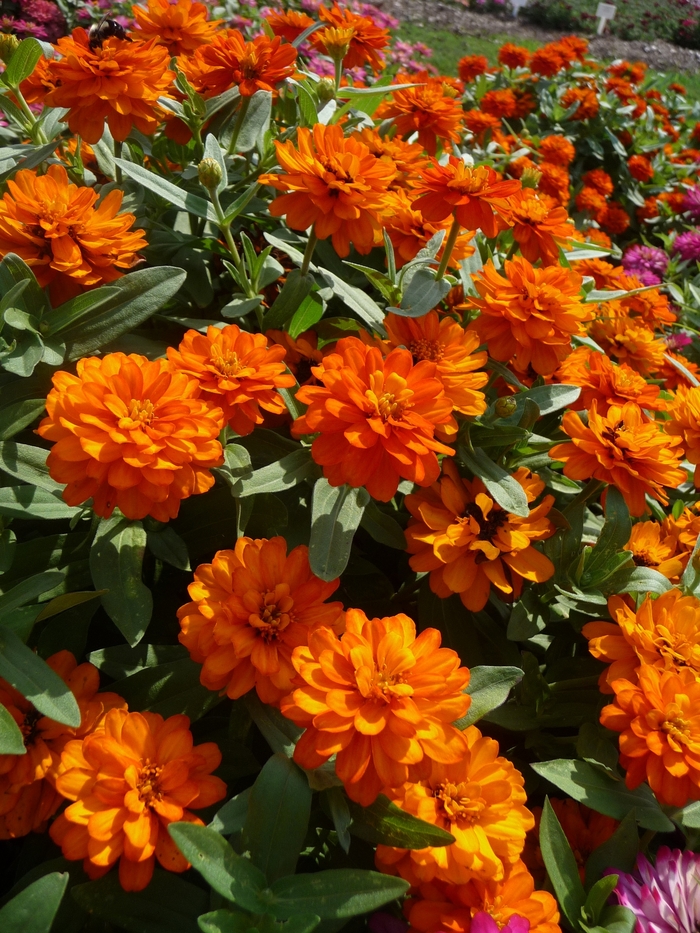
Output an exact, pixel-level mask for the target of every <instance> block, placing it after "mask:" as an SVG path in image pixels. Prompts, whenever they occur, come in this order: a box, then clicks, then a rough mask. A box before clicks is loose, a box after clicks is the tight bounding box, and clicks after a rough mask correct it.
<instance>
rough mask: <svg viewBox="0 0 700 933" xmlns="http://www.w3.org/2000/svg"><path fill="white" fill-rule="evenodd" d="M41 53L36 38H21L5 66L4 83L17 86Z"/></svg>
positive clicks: (32, 69)
mask: <svg viewBox="0 0 700 933" xmlns="http://www.w3.org/2000/svg"><path fill="white" fill-rule="evenodd" d="M43 54H44V52H43V49H42V48H41V45H40V43H39V42H37V40H36V39H32V38H30V39H23V40H22V41H21V42H20V44H19V45H18V46H17V48H16V49H15V50H14V52H13V53H12V57H11V58H10V61H9V64H8V65H7V67H6V68H5V73H4V75H3V79H4V81H5V82H6V84H9V85H10V87H13V88H16V87H19V86H20V84H21V83H22V82H23V81H24V79H25V78H28V77H29V75H30V74H31V73H32V72H33V71H34V69H35V68H36V63H37V62H38V61H39V59H40V58H41V56H42V55H43ZM44 138H46V137H44Z"/></svg>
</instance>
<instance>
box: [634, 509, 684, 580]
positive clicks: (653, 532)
mask: <svg viewBox="0 0 700 933" xmlns="http://www.w3.org/2000/svg"><path fill="white" fill-rule="evenodd" d="M665 525H666V523H665V522H664V526H665ZM664 526H662V525H659V524H658V522H637V524H636V525H634V526H633V527H632V533H631V534H630V539H629V541H628V542H627V544H626V545H625V547H624V550H625V551H630V553H631V554H632V558H633V560H634V562H635V564H636V565H637V567H651V568H652V569H653V570H657V571H658V572H659V573H662V574H663V575H664V576H665V577H668V579H669V580H671V581H672V582H677V581H678V578H679V577H680V575H681V573H682V572H683V569H684V567H685V565H686V564H687V563H688V557H689V556H690V552H689V551H686V550H684V548H683V546H682V545H681V544H680V542H679V540H678V538H677V537H676V535H674V534H668V533H667V529H666V528H665V527H664Z"/></svg>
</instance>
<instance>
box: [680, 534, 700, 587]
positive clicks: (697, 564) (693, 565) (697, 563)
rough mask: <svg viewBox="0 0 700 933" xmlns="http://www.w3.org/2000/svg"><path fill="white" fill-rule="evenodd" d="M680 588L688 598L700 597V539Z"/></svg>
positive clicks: (696, 543)
mask: <svg viewBox="0 0 700 933" xmlns="http://www.w3.org/2000/svg"><path fill="white" fill-rule="evenodd" d="M680 588H681V589H682V590H683V592H684V593H685V594H686V595H688V596H698V595H700V538H698V540H697V541H696V542H695V547H694V548H693V553H692V554H691V555H690V560H689V561H688V563H687V564H686V568H685V570H684V571H683V576H682V577H681V582H680Z"/></svg>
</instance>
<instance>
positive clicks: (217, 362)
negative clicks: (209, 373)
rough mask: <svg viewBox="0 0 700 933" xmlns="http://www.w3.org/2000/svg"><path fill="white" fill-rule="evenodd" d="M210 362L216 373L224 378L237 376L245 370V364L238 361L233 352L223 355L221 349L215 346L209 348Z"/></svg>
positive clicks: (229, 351) (236, 355)
mask: <svg viewBox="0 0 700 933" xmlns="http://www.w3.org/2000/svg"><path fill="white" fill-rule="evenodd" d="M211 362H212V365H213V366H214V368H215V369H216V371H217V372H218V373H220V374H221V375H222V376H226V377H230V376H237V375H238V374H239V373H240V372H241V370H242V369H245V364H244V363H243V362H242V361H241V360H239V358H238V354H237V353H236V351H235V350H228V351H227V352H226V353H223V352H222V350H221V347H217V346H216V344H214V346H212V348H211Z"/></svg>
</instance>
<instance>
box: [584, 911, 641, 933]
mask: <svg viewBox="0 0 700 933" xmlns="http://www.w3.org/2000/svg"><path fill="white" fill-rule="evenodd" d="M600 920H601V926H599V927H595V928H594V929H595V933H633V931H634V929H635V927H636V926H637V917H636V914H635V913H634V912H633V911H631V910H630V909H629V907H623V906H622V905H621V904H613V905H608V906H607V907H605V908H604V909H603V912H602V914H601V918H600Z"/></svg>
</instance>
